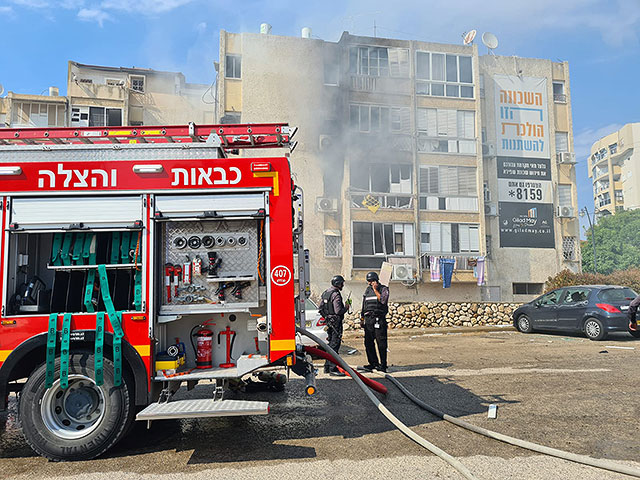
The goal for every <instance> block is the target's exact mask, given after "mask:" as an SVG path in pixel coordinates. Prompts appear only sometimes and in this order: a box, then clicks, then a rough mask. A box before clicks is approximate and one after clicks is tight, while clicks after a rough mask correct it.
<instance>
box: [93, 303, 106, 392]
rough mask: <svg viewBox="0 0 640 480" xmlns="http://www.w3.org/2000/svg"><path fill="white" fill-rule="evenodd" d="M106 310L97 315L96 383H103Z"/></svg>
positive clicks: (94, 364) (94, 366)
mask: <svg viewBox="0 0 640 480" xmlns="http://www.w3.org/2000/svg"><path fill="white" fill-rule="evenodd" d="M103 353H104V312H98V314H97V315H96V345H95V352H94V357H93V358H94V363H93V368H94V370H95V372H96V378H95V380H96V385H98V386H100V385H102V383H103V364H104V357H103Z"/></svg>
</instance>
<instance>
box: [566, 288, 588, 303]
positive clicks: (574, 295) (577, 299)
mask: <svg viewBox="0 0 640 480" xmlns="http://www.w3.org/2000/svg"><path fill="white" fill-rule="evenodd" d="M566 292H567V293H566V295H565V296H564V298H563V299H562V305H575V304H576V303H581V302H586V301H587V299H588V298H589V293H591V290H589V289H588V288H579V287H578V288H576V287H570V288H567V289H566Z"/></svg>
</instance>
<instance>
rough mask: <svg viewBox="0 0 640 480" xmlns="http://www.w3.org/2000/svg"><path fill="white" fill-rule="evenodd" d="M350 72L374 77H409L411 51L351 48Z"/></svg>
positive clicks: (384, 48) (385, 48)
mask: <svg viewBox="0 0 640 480" xmlns="http://www.w3.org/2000/svg"><path fill="white" fill-rule="evenodd" d="M349 72H350V73H352V74H355V75H368V76H372V77H408V76H409V50H407V49H404V48H387V47H367V46H358V47H351V49H350V50H349Z"/></svg>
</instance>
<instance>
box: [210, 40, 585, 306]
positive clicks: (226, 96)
mask: <svg viewBox="0 0 640 480" xmlns="http://www.w3.org/2000/svg"><path fill="white" fill-rule="evenodd" d="M267 31H269V30H268V29H265V32H267ZM307 34H308V31H307ZM220 72H221V75H220V79H219V81H218V99H219V116H220V118H221V120H222V121H230V122H231V121H233V122H240V121H241V122H243V123H244V122H266V121H286V122H289V123H290V124H291V125H295V126H298V127H300V132H299V133H298V137H297V138H296V139H297V140H298V141H299V145H298V147H297V149H296V151H295V155H294V156H293V157H292V167H293V170H294V172H295V175H296V179H297V183H298V184H299V185H300V186H301V187H302V188H303V190H304V191H305V198H306V202H305V218H306V232H307V235H306V243H307V244H308V246H309V248H310V251H311V265H312V278H311V280H312V291H313V292H314V293H315V294H318V293H319V292H321V291H322V290H323V289H324V288H326V286H327V284H328V281H329V279H330V278H331V276H332V275H334V274H337V273H340V274H342V275H343V276H344V277H345V278H346V279H347V287H346V290H347V291H348V290H352V291H354V292H358V293H359V292H360V290H362V289H363V285H364V277H365V275H366V272H367V271H370V270H378V269H380V267H381V265H382V263H383V262H388V263H391V264H393V276H392V286H393V287H394V288H393V295H394V298H395V299H397V300H405V301H411V300H428V299H432V298H433V299H434V300H445V301H446V300H457V301H462V300H490V301H493V300H495V301H512V300H513V301H518V300H526V299H530V298H532V296H534V295H536V294H539V293H541V292H542V289H543V285H544V282H545V281H546V280H547V278H548V277H549V276H552V275H554V274H555V273H557V272H559V271H561V270H563V269H565V268H568V269H571V270H574V271H578V270H579V269H580V263H579V261H580V255H579V242H578V236H579V230H578V221H577V218H576V214H577V193H576V173H575V155H574V154H573V153H572V150H573V149H572V145H573V131H572V120H571V108H570V105H571V93H570V84H569V68H568V64H567V63H566V62H565V63H556V62H552V61H550V60H539V59H523V58H516V57H499V56H495V55H487V56H480V55H479V54H478V48H477V46H475V45H471V46H465V45H451V44H438V43H425V42H419V41H406V40H396V39H385V38H375V37H361V36H353V35H350V34H349V33H347V32H345V33H344V34H343V35H342V37H341V38H340V40H339V41H338V42H325V41H323V40H319V39H312V38H308V35H307V38H296V37H284V36H276V35H271V34H253V33H241V34H235V33H229V32H225V31H222V32H221V34H220ZM449 259H453V260H455V270H454V273H453V277H452V281H451V288H446V289H443V282H442V280H438V281H431V278H432V272H431V270H432V268H431V267H432V265H433V264H435V263H436V262H438V263H441V262H442V261H443V260H444V261H448V260H449ZM482 267H484V275H482V273H483V272H482V271H481V270H482ZM434 271H436V269H434ZM437 277H438V275H437V274H434V277H433V278H437ZM479 277H480V278H479Z"/></svg>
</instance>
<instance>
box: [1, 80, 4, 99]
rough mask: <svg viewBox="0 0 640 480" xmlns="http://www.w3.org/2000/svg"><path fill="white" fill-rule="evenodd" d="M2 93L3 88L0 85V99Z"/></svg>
mask: <svg viewBox="0 0 640 480" xmlns="http://www.w3.org/2000/svg"><path fill="white" fill-rule="evenodd" d="M3 93H4V87H3V86H2V84H1V83H0V97H1V96H2V94H3Z"/></svg>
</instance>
